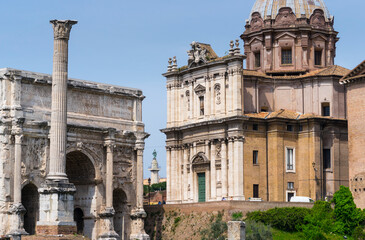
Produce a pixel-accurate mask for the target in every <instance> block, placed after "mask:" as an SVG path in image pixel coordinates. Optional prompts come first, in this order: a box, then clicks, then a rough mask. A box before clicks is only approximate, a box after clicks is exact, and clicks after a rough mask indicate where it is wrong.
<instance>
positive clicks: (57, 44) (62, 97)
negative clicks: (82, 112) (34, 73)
mask: <svg viewBox="0 0 365 240" xmlns="http://www.w3.org/2000/svg"><path fill="white" fill-rule="evenodd" d="M51 23H52V24H53V29H54V51H53V73H52V113H51V130H50V133H51V148H50V165H49V173H48V176H47V178H48V179H52V180H57V181H60V180H61V181H62V180H64V181H65V180H67V176H66V142H67V80H68V40H69V36H70V31H71V28H72V25H74V24H76V23H77V22H76V21H70V20H67V21H57V20H54V21H51Z"/></svg>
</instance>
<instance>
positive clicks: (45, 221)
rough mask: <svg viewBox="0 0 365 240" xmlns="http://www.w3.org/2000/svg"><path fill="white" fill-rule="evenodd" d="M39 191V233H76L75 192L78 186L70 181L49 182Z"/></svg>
mask: <svg viewBox="0 0 365 240" xmlns="http://www.w3.org/2000/svg"><path fill="white" fill-rule="evenodd" d="M38 192H39V200H40V201H39V221H38V222H37V229H36V230H37V234H38V235H59V234H65V235H67V234H74V233H76V232H77V228H76V223H75V222H74V219H73V218H74V216H73V211H74V194H75V192H76V188H75V186H74V185H73V184H70V183H60V182H59V183H57V182H47V183H46V184H45V185H44V186H42V188H40V189H39V190H38Z"/></svg>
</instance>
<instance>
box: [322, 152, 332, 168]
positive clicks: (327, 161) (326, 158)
mask: <svg viewBox="0 0 365 240" xmlns="http://www.w3.org/2000/svg"><path fill="white" fill-rule="evenodd" d="M323 168H324V169H329V168H331V149H323Z"/></svg>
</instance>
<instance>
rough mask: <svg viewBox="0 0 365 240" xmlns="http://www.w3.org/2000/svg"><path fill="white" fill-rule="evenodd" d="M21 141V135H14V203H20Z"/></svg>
mask: <svg viewBox="0 0 365 240" xmlns="http://www.w3.org/2000/svg"><path fill="white" fill-rule="evenodd" d="M22 139H23V135H21V134H20V135H15V163H14V203H15V204H18V203H21V202H22V195H21V193H22V175H21V167H22Z"/></svg>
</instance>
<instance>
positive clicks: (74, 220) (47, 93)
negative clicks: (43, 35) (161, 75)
mask: <svg viewBox="0 0 365 240" xmlns="http://www.w3.org/2000/svg"><path fill="white" fill-rule="evenodd" d="M51 23H52V24H53V27H54V33H55V55H54V72H53V75H48V74H41V73H35V72H29V71H23V70H16V69H9V68H6V69H0V83H1V84H0V96H1V97H0V98H1V110H0V114H1V124H0V129H1V131H0V139H1V141H0V236H5V235H10V236H13V237H14V239H17V238H15V237H19V236H21V235H24V234H30V235H34V234H38V235H59V234H74V233H79V234H82V235H84V236H87V237H89V238H90V239H93V240H94V239H125V240H127V239H149V238H148V235H146V234H145V232H144V227H143V218H144V217H145V212H144V210H143V186H142V181H143V149H144V140H145V138H147V137H148V134H147V133H145V131H144V123H143V122H142V101H143V99H144V96H143V93H142V91H141V90H138V89H131V88H125V87H119V86H113V85H108V84H101V83H94V82H89V81H83V80H78V79H68V78H67V62H68V59H67V44H68V38H69V34H70V31H71V26H72V25H73V24H75V23H76V22H74V21H57V20H55V21H52V22H51ZM60 80H63V83H64V84H65V85H64V88H61V86H62V84H60V82H61V81H60ZM55 85H57V86H55ZM57 87H58V88H57ZM66 92H67V101H66ZM55 96H56V97H55ZM60 104H61V105H60ZM66 109H67V110H66ZM55 113H56V114H55ZM57 113H58V114H59V115H57ZM59 116H61V118H59ZM65 116H67V118H66V117H65ZM54 118H55V119H56V120H58V121H53V119H54ZM60 123H63V124H64V125H63V126H61V124H60ZM57 124H58V125H57ZM66 124H67V125H66ZM52 130H53V131H52ZM63 133H64V137H62V136H61V138H58V139H57V138H56V137H57V136H60V135H61V134H63ZM57 154H59V155H60V157H61V158H60V161H57V158H56V155H57Z"/></svg>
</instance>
